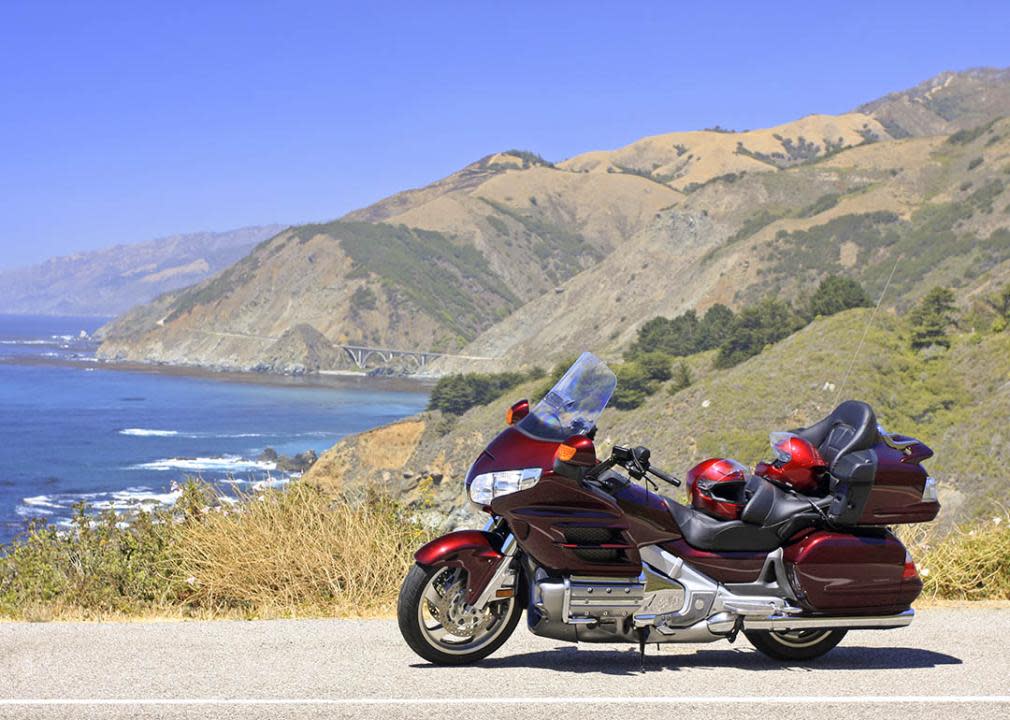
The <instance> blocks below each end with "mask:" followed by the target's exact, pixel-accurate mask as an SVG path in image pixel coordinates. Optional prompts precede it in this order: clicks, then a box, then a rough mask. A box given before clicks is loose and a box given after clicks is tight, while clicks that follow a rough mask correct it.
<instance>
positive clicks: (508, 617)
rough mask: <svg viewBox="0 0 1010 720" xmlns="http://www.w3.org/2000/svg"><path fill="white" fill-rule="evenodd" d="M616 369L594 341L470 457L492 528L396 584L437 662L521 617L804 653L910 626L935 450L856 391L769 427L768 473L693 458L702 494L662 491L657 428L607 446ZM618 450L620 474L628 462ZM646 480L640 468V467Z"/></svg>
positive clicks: (485, 644) (415, 632) (481, 645)
mask: <svg viewBox="0 0 1010 720" xmlns="http://www.w3.org/2000/svg"><path fill="white" fill-rule="evenodd" d="M616 383H617V380H616V378H615V376H614V374H613V373H612V372H611V371H610V369H609V368H608V367H607V366H606V365H605V364H604V363H603V362H601V361H600V360H599V359H597V358H596V357H594V356H593V355H591V354H590V353H584V354H583V355H582V356H581V357H580V358H579V359H578V361H576V363H575V364H574V365H573V366H572V367H571V368H570V369H569V370H568V372H567V373H565V375H564V376H563V377H562V378H561V380H560V381H558V383H557V384H556V385H555V386H554V387H553V388H552V389H551V391H550V392H549V393H548V394H547V396H546V397H545V398H544V399H543V400H542V401H541V402H540V403H538V404H537V405H536V407H534V408H533V409H532V411H531V409H530V406H529V403H528V402H527V401H525V400H523V401H521V402H518V403H516V404H515V405H513V406H512V407H511V408H510V409H509V411H508V413H507V415H506V418H507V421H508V424H509V427H507V428H506V429H505V430H504V431H503V432H501V433H500V434H499V435H498V436H497V437H496V438H495V439H494V440H492V441H491V443H490V444H489V445H488V446H487V447H486V448H485V450H484V451H483V452H482V453H481V454H480V456H479V457H478V458H477V460H476V462H474V464H473V466H472V467H471V468H470V470H469V472H468V473H467V476H466V491H467V494H468V496H469V499H470V501H471V502H473V503H475V504H476V505H477V506H479V507H480V508H481V509H482V510H484V511H485V512H487V513H489V514H490V516H491V519H490V521H489V522H488V524H487V526H486V527H485V529H484V530H483V531H474V530H464V531H457V532H453V533H449V534H448V535H445V536H443V537H440V538H438V539H437V540H434V541H432V542H430V543H428V544H427V545H425V546H424V547H422V548H421V549H420V550H418V551H417V553H416V555H415V559H416V561H417V562H416V564H415V565H414V566H413V567H412V568H411V570H410V572H409V573H408V574H407V577H406V579H405V580H404V582H403V586H402V588H401V590H400V597H399V604H398V619H399V626H400V631H401V633H402V634H403V638H404V640H406V642H407V644H408V645H409V646H410V647H411V648H412V649H413V650H414V651H415V652H416V653H417V654H418V655H420V656H421V657H422V658H424V659H426V660H428V661H430V662H433V663H438V664H443V665H460V664H465V663H472V662H475V661H477V660H479V659H481V658H483V657H486V656H487V655H489V654H490V653H492V652H494V651H495V650H496V649H497V648H498V647H500V646H501V645H502V644H503V643H504V642H505V641H506V640H507V639H508V637H509V636H510V635H511V634H512V631H513V630H514V629H515V627H516V625H517V623H518V622H519V618H520V616H521V615H522V611H523V609H525V610H526V615H527V621H528V624H529V629H530V630H531V631H532V632H533V633H534V634H536V635H541V636H544V637H549V638H555V639H558V640H568V641H571V642H629V643H638V645H639V647H640V648H641V649H642V650H643V652H644V647H645V644H646V643H666V642H677V643H687V642H711V641H715V640H724V639H725V640H729V641H730V642H732V641H734V640H735V639H736V637H737V635H738V634H739V633H740V632H743V634H744V635H745V636H746V637H747V639H748V640H749V641H750V642H751V643H752V644H753V645H754V647H756V648H757V649H758V650H760V651H761V652H762V653H764V654H766V655H768V656H770V657H772V658H776V659H779V660H789V661H796V660H810V659H812V658H816V657H819V656H821V655H823V654H824V653H826V652H828V651H829V650H831V648H833V647H834V646H835V645H837V644H838V642H839V641H840V640H841V639H842V638H843V637H844V636H845V634H846V632H847V631H848V630H853V629H887V628H898V627H904V626H906V625H908V624H909V623H911V622H912V618H913V617H914V614H915V613H914V611H913V610H912V609H911V607H910V606H911V603H912V601H913V600H915V599H916V597H917V596H918V595H919V593H920V592H921V590H922V581H921V580H920V579H919V576H918V573H917V572H916V569H915V564H914V563H913V562H912V558H911V556H910V555H909V553H908V552H907V550H906V549H905V547H904V545H902V544H901V541H900V540H898V538H897V537H895V535H894V534H893V533H892V532H891V530H890V529H888V526H889V525H894V524H900V523H914V522H926V521H929V520H932V519H933V518H934V517H936V514H937V512H938V511H939V509H940V505H939V502H937V495H936V483H935V481H934V480H933V478H931V477H929V475H928V474H927V473H926V470H925V469H924V468H923V467H922V464H921V463H922V461H923V460H925V459H927V458H929V457H930V456H931V455H932V451H931V450H930V449H929V448H928V447H926V446H925V445H924V444H923V443H921V442H919V441H918V440H915V439H913V438H909V437H905V436H902V435H892V434H889V433H887V432H886V431H885V430H884V429H883V428H881V427H880V426H879V425H878V424H877V420H876V417H875V416H874V413H873V410H872V409H871V408H870V406H869V405H867V404H865V403H861V402H856V401H852V400H850V401H846V402H843V403H842V404H841V405H839V406H838V407H837V408H836V409H835V410H834V411H833V412H832V413H831V414H830V415H828V416H827V417H826V418H824V419H823V420H821V421H820V422H818V423H816V424H814V425H811V426H810V427H807V428H803V429H799V430H795V431H793V432H791V433H772V436H771V440H772V448H773V451H774V454H775V459H774V460H773V461H771V462H768V463H761V464H759V465H758V467H757V468H756V473H755V474H750V473H749V472H748V471H747V468H745V467H744V466H742V465H740V464H739V463H737V462H735V461H732V460H724V459H718V458H715V459H711V460H706V461H705V462H703V463H700V464H699V465H697V466H696V467H694V468H692V469H691V471H689V473H688V475H687V481H688V491H689V496H690V498H691V506H690V507H688V506H685V505H682V504H680V503H678V502H676V501H674V500H672V499H671V498H669V497H665V496H664V495H661V494H659V493H658V492H655V488H656V484H655V483H654V482H653V481H652V480H650V479H649V478H650V477H652V478H656V479H658V480H661V481H663V482H666V483H669V484H671V485H674V486H676V485H679V484H680V481H679V480H677V479H676V478H674V477H672V476H670V475H668V474H667V473H664V472H662V471H661V470H658V469H657V468H655V467H653V466H652V465H651V464H650V452H649V450H648V449H647V448H644V447H636V448H628V447H622V446H615V447H614V448H613V449H612V451H611V453H610V456H609V457H608V458H606V459H605V460H602V461H600V460H598V458H597V456H596V449H595V447H594V443H593V438H594V436H595V434H596V421H597V419H598V418H599V416H600V414H601V413H602V411H603V409H604V407H606V405H607V402H608V401H609V400H610V396H611V394H612V393H613V391H614V387H615V385H616ZM616 468H622V469H623V470H624V471H625V472H626V474H622V473H620V472H617V471H616V470H615V469H616ZM633 481H644V485H643V484H638V483H636V482H633Z"/></svg>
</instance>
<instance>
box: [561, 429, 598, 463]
mask: <svg viewBox="0 0 1010 720" xmlns="http://www.w3.org/2000/svg"><path fill="white" fill-rule="evenodd" d="M554 462H555V464H556V463H559V462H561V463H571V464H572V465H578V466H580V467H592V466H593V465H595V464H596V447H595V446H594V445H593V441H592V440H590V439H589V438H587V437H586V436H585V435H572V436H571V437H570V438H568V439H567V440H565V441H564V442H563V443H561V444H560V445H558V449H557V450H555V451H554Z"/></svg>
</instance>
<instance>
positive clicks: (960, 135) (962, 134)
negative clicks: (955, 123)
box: [947, 118, 999, 145]
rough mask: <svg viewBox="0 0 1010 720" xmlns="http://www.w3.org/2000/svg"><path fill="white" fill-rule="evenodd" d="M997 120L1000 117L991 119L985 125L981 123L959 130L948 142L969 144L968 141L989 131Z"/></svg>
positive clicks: (976, 138)
mask: <svg viewBox="0 0 1010 720" xmlns="http://www.w3.org/2000/svg"><path fill="white" fill-rule="evenodd" d="M997 120H999V118H995V119H993V120H990V121H989V122H987V123H985V124H984V125H979V126H978V127H973V128H967V129H965V130H958V131H957V132H956V133H954V134H952V135H951V136H950V137H948V138H947V143H948V144H950V145H967V144H968V143H971V142H974V141H975V140H978V139H979V138H980V137H982V136H983V135H984V134H985V133H986V132H988V131H989V129H990V128H991V127H992V126H993V125H994V124H995V123H996V121H997Z"/></svg>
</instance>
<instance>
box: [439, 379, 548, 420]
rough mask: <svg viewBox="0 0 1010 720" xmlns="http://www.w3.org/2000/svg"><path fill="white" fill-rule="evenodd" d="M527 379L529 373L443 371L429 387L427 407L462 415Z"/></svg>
mask: <svg viewBox="0 0 1010 720" xmlns="http://www.w3.org/2000/svg"><path fill="white" fill-rule="evenodd" d="M541 372H542V371H541ZM528 379H530V377H529V375H528V374H526V373H519V372H504V373H490V374H483V373H467V374H455V375H446V376H445V377H442V378H439V381H438V382H437V383H436V384H435V387H434V388H432V391H431V398H430V399H429V400H428V409H429V410H441V411H442V412H444V413H450V414H452V415H462V414H463V413H465V412H466V411H467V410H469V409H470V408H474V407H477V406H478V405H487V404H488V403H489V402H491V401H492V400H494V399H496V398H498V397H499V396H501V394H502V393H504V392H505V391H506V390H508V389H510V388H513V387H515V386H516V385H518V384H519V383H521V382H523V381H525V380H528Z"/></svg>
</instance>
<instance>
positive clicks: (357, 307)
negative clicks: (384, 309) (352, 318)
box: [351, 285, 379, 313]
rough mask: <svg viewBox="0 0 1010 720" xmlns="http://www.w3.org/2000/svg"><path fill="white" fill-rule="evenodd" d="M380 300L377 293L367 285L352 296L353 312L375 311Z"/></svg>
mask: <svg viewBox="0 0 1010 720" xmlns="http://www.w3.org/2000/svg"><path fill="white" fill-rule="evenodd" d="M378 300H379V298H378V297H377V296H376V295H375V291H374V290H372V288H370V287H368V286H367V285H362V286H361V287H359V288H358V289H357V290H355V291H354V294H352V295H351V311H352V312H354V313H359V312H362V311H364V310H374V309H375V308H376V307H377V303H378Z"/></svg>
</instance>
